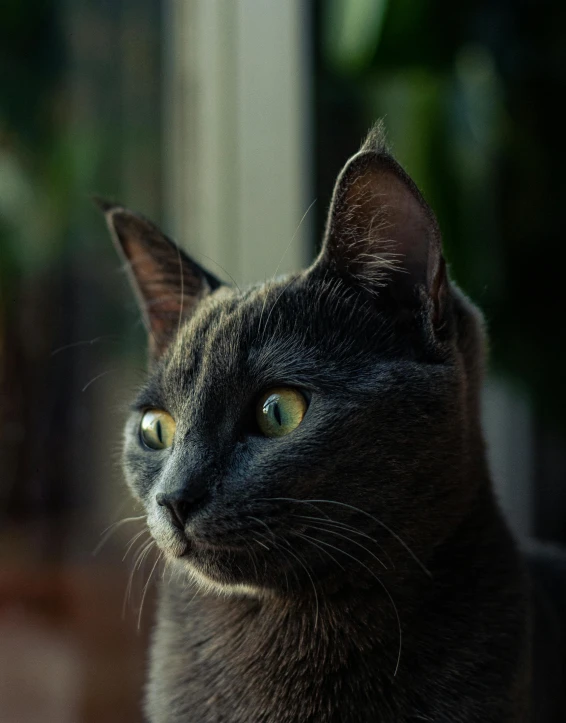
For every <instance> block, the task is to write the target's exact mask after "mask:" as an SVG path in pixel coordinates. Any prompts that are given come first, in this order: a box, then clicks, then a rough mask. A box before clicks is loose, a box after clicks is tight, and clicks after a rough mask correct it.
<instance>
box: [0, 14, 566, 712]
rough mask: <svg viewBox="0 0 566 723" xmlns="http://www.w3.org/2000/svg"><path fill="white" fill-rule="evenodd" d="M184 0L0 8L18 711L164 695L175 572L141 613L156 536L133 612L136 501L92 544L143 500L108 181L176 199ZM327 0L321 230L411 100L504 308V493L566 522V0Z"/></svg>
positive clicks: (495, 396) (1, 679) (121, 188)
mask: <svg viewBox="0 0 566 723" xmlns="http://www.w3.org/2000/svg"><path fill="white" fill-rule="evenodd" d="M165 5H166V2H165V0H163V1H161V0H135V2H134V0H112V1H110V0H106V1H103V2H102V1H97V2H95V1H94V0H75V1H74V2H72V3H71V2H62V1H60V0H26V1H25V2H21V0H4V2H3V3H2V7H1V9H0V638H1V639H2V640H3V642H2V644H1V645H0V721H6V723H8V721H10V723H12V722H13V721H15V720H17V721H18V723H31V722H32V721H35V720H42V721H43V723H49V721H57V722H58V723H65V721H67V720H68V721H81V723H82V722H83V721H85V722H86V721H88V722H90V721H93V722H94V721H96V722H97V723H99V722H101V721H105V722H108V723H110V722H112V721H116V722H118V721H120V722H122V723H127V721H137V720H140V719H141V718H140V710H139V703H138V701H139V697H140V695H139V691H140V688H141V685H142V680H143V669H144V653H143V651H144V649H145V645H146V635H147V629H148V626H149V624H150V620H151V606H152V595H153V586H152V585H151V583H150V585H149V587H148V591H149V592H148V594H147V599H146V603H145V604H146V609H145V611H144V612H143V615H141V622H140V624H139V625H138V618H139V608H140V603H141V598H142V595H143V588H144V586H145V583H146V580H147V578H148V574H149V571H150V570H151V561H150V560H148V561H146V564H145V567H144V566H142V568H143V569H141V570H140V571H138V572H137V573H136V574H135V575H134V577H133V580H134V583H133V594H132V596H131V598H132V599H131V602H130V603H128V604H126V606H125V612H124V615H122V603H123V598H124V593H125V589H126V585H127V581H128V576H129V573H130V568H131V566H132V564H133V561H134V560H135V553H136V550H137V549H139V550H140V551H142V550H143V547H142V545H143V543H144V542H145V540H146V539H147V538H146V537H145V536H144V535H142V536H141V538H139V539H138V541H137V542H136V543H135V544H134V545H133V547H132V548H131V550H130V552H129V554H127V555H126V559H125V561H124V562H122V557H123V555H124V552H125V546H126V544H127V543H128V542H129V541H130V540H131V538H132V536H133V535H134V534H135V533H137V532H138V531H141V530H142V529H143V528H142V527H140V526H139V524H138V523H137V522H136V521H132V522H131V523H125V524H124V525H123V526H121V527H118V528H116V534H115V535H113V536H112V538H111V539H110V540H109V541H108V543H107V544H106V545H105V546H104V547H103V548H102V550H101V551H100V553H99V554H98V555H96V556H94V557H93V556H92V551H93V550H94V549H95V548H96V546H97V543H98V541H99V540H100V534H101V532H102V531H103V530H104V528H105V527H107V526H108V525H110V524H111V523H112V522H114V521H116V520H119V519H122V518H124V517H128V516H129V515H136V514H139V512H138V513H136V510H135V509H134V507H133V505H132V503H131V502H130V500H129V496H128V494H127V492H126V491H125V489H124V486H123V485H122V483H121V480H120V473H119V464H118V462H119V450H120V439H121V424H122V420H123V413H122V410H123V407H124V405H125V404H127V402H128V399H129V398H130V396H131V392H132V389H133V388H135V385H136V383H137V382H138V381H139V380H140V379H141V377H142V375H143V367H144V339H143V331H142V329H141V325H140V323H139V321H138V319H137V315H136V313H135V309H134V307H133V304H132V302H131V299H130V296H129V293H128V290H127V288H126V282H125V279H124V277H123V274H122V272H121V270H120V268H119V264H118V262H117V259H116V258H115V256H114V251H113V250H112V247H111V244H110V243H109V242H108V240H107V238H106V231H105V229H104V227H103V224H102V221H101V219H100V218H99V217H98V215H97V213H96V211H95V210H94V208H93V206H92V204H91V203H90V201H89V195H90V194H91V193H94V192H102V193H104V194H106V195H107V196H110V197H117V198H120V199H121V200H123V201H124V202H125V203H126V204H129V205H131V206H133V207H134V208H138V209H141V210H143V211H144V213H145V214H146V215H148V216H150V217H152V218H154V219H155V220H157V221H160V220H163V217H164V215H165V212H164V208H165V203H164V197H163V193H164V192H163V188H164V186H165V184H164V166H163V149H164V146H165V144H166V142H167V139H166V138H165V137H164V134H165V131H164V123H163V118H162V115H163V110H162V109H163V94H164V73H165V72H166V69H165V63H164V56H165V53H166V51H167V44H168V38H167V27H166V23H164V21H163V18H164V12H165V10H166V8H165ZM301 8H302V13H303V16H304V24H305V27H306V28H309V30H308V36H309V37H308V42H309V44H310V47H311V56H310V57H311V64H310V65H308V66H307V67H305V68H304V73H305V75H306V76H308V78H309V79H310V87H311V89H312V93H311V101H310V102H311V109H310V111H311V115H312V142H313V148H311V149H310V150H309V158H311V159H312V165H313V168H312V178H313V182H312V183H313V186H314V188H313V195H314V196H316V197H317V198H318V202H317V204H316V207H315V209H314V211H313V214H314V215H313V218H314V223H313V230H314V231H316V233H313V235H312V239H311V245H312V248H311V252H312V254H314V252H315V248H316V245H317V242H318V239H320V235H321V232H322V227H323V223H324V218H325V210H326V208H327V206H328V201H329V198H330V194H331V190H332V185H333V183H334V179H335V177H336V174H337V172H338V171H339V169H340V168H341V166H342V165H343V163H344V162H345V160H346V159H347V158H348V156H350V155H351V154H352V153H353V152H354V151H355V150H356V149H357V148H358V147H359V144H360V142H361V140H362V139H363V137H364V135H365V133H366V132H367V130H368V128H369V127H370V126H371V124H372V123H373V122H374V121H375V119H376V118H379V117H383V118H385V123H386V126H387V128H388V132H389V137H390V140H391V144H392V147H393V150H394V152H395V153H396V155H397V157H398V158H399V159H400V161H401V162H402V163H403V164H404V165H405V166H406V168H407V169H408V171H409V172H410V173H411V175H413V177H414V178H415V180H416V181H417V183H418V184H419V185H420V186H421V188H422V189H423V191H424V194H425V196H426V197H427V199H428V200H429V202H430V203H431V205H432V206H433V207H434V209H435V210H436V212H437V214H438V217H439V220H440V224H441V227H442V229H443V232H444V242H445V249H446V255H447V258H448V260H449V262H450V264H451V269H452V274H453V276H454V277H455V278H456V279H457V281H458V282H459V283H460V284H461V285H462V287H463V288H464V289H465V290H466V292H467V293H468V294H469V295H470V296H471V297H472V299H474V300H475V301H476V302H477V303H478V304H479V305H480V306H481V307H482V309H483V310H484V312H485V315H486V319H487V324H488V327H489V331H490V337H491V372H490V380H489V383H488V388H487V390H486V400H487V401H486V425H487V429H488V437H489V440H490V443H491V445H492V454H493V459H494V462H493V464H494V471H495V473H496V480H498V479H500V478H501V479H500V487H501V494H502V498H503V503H504V506H505V507H506V509H508V510H510V512H509V514H510V517H511V522H512V524H513V525H514V527H515V529H516V530H517V532H518V533H519V534H528V533H530V534H534V535H536V536H538V537H540V538H542V539H546V540H552V541H558V542H564V541H565V538H566V499H565V498H566V484H564V482H565V476H566V448H565V445H564V440H565V436H566V422H565V415H564V413H563V409H564V407H565V406H566V385H564V383H563V375H564V373H565V371H566V323H565V321H564V317H565V311H566V301H565V299H564V294H563V292H562V276H563V273H564V271H563V269H564V266H565V261H566V251H565V243H564V233H563V210H564V208H566V184H565V181H564V176H563V168H564V167H565V166H566V140H565V138H566V136H565V134H564V132H563V129H562V126H563V115H562V112H561V108H562V100H563V98H564V96H565V94H566V5H564V3H563V2H561V1H560V0H543V1H542V2H541V1H540V0H538V1H537V2H536V3H535V2H534V0H490V2H479V1H477V0H462V1H461V2H459V3H453V2H444V1H440V0H428V1H427V0H419V2H416V1H415V0H389V1H387V0H380V1H379V2H369V0H332V1H329V2H322V1H321V2H318V3H314V2H313V3H309V2H306V1H305V2H303V3H302V4H301ZM260 62H261V58H258V63H260ZM519 478H521V480H522V482H521V485H520V489H519V484H518V483H517V485H515V480H516V479H519ZM525 480H526V482H525ZM525 485H526V487H525ZM525 490H526V491H525ZM514 516H515V517H516V519H515V518H514ZM138 545H139V547H138ZM65 716H66V717H65Z"/></svg>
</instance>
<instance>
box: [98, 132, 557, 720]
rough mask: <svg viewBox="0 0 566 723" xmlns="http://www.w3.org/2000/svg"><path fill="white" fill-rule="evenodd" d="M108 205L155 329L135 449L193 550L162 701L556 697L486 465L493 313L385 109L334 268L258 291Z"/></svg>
mask: <svg viewBox="0 0 566 723" xmlns="http://www.w3.org/2000/svg"><path fill="white" fill-rule="evenodd" d="M104 210H105V212H106V215H107V219H108V223H109V225H110V228H111V231H112V234H113V236H114V239H115V241H116V243H117V246H118V249H119V250H120V252H121V254H122V255H123V257H124V259H125V261H126V263H127V268H128V269H129V273H130V277H131V281H132V284H133V286H134V289H135V292H136V294H137V297H138V300H139V302H140V306H141V310H142V313H143V316H144V319H145V322H146V325H147V328H148V332H149V343H150V357H151V363H150V372H149V375H148V379H147V382H146V383H145V384H144V386H143V388H142V389H141V391H140V393H139V395H138V398H137V400H136V401H135V404H134V407H133V410H134V411H133V412H132V414H131V416H130V418H129V420H128V422H127V425H126V433H125V452H124V466H125V472H126V477H127V480H128V484H129V486H130V488H131V490H132V492H133V493H134V495H135V497H136V498H137V499H138V500H139V501H140V502H141V503H142V504H143V506H144V508H145V510H146V512H147V524H148V526H149V529H150V531H151V533H152V535H153V537H154V539H155V540H156V542H157V544H158V546H159V547H160V549H161V550H162V551H163V552H164V553H165V556H166V558H167V559H168V560H169V564H170V566H171V569H172V570H173V571H174V574H173V576H172V578H171V580H170V581H169V579H168V577H167V578H166V581H165V582H162V583H161V590H160V601H159V610H158V614H157V627H156V630H155V634H154V638H153V645H152V649H151V671H150V680H149V685H148V690H147V701H146V711H147V717H148V719H149V720H150V721H151V722H152V723H165V722H167V723H187V722H188V721H191V722H193V721H194V722H198V723H213V722H214V723H220V722H221V721H227V722H228V721H229V722H230V723H262V722H269V723H309V722H314V721H317V722H320V723H331V722H332V723H363V722H366V721H367V722H370V721H372V722H373V721H380V723H393V722H394V723H401V722H408V721H412V722H414V723H416V722H417V721H434V722H435V723H470V722H471V721H478V722H480V721H481V723H490V722H493V723H525V722H526V721H527V720H530V715H531V705H532V700H531V698H532V695H531V687H532V680H531V677H532V676H531V660H530V656H531V636H530V628H531V622H530V601H529V599H530V593H529V586H528V578H527V575H526V572H525V570H524V568H523V563H522V558H521V556H520V555H519V553H518V551H517V549H516V546H515V544H514V542H513V540H512V538H511V536H510V534H509V532H508V530H507V527H506V525H505V523H504V521H503V519H502V516H501V514H500V512H499V509H498V506H497V504H496V502H495V501H494V495H493V491H492V485H491V480H490V475H489V471H488V469H487V464H486V455H485V450H484V443H483V438H482V431H481V427H480V412H479V406H480V405H479V393H480V385H481V382H482V373H483V365H484V333H483V328H482V320H481V316H480V314H479V312H478V311H477V309H476V308H475V307H474V306H473V305H472V304H471V303H470V302H469V301H468V300H467V299H466V298H465V297H464V295H463V294H462V293H461V292H460V291H459V290H458V289H457V288H456V287H455V286H454V284H453V283H452V282H451V281H450V279H449V278H448V276H447V273H446V268H445V264H444V260H443V257H442V251H441V241H440V232H439V229H438V225H437V222H436V219H435V217H434V215H433V213H432V211H431V210H430V208H429V207H428V206H427V205H426V203H425V201H424V200H423V198H422V196H421V194H420V193H419V191H418V189H417V188H416V186H415V184H414V183H413V182H412V181H411V179H410V178H409V177H408V176H407V175H406V173H405V172H404V171H403V170H402V168H401V167H400V166H399V165H398V164H397V163H396V161H395V160H394V159H393V158H392V157H391V155H390V154H389V153H388V152H387V150H386V148H385V144H384V142H383V138H382V134H381V132H380V131H379V129H376V130H374V131H373V132H372V133H371V134H370V136H369V138H368V139H367V141H366V142H365V144H364V146H363V147H362V150H361V151H360V152H359V153H358V154H356V155H355V156H354V157H353V158H352V159H351V160H350V161H349V162H348V163H347V165H346V167H345V168H344V170H343V171H342V173H341V175H340V177H339V179H338V181H337V184H336V189H335V192H334V198H333V201H332V205H331V208H330V212H329V220H328V226H327V232H326V236H325V239H324V243H323V246H322V250H321V252H320V255H319V256H318V258H317V259H316V261H315V262H314V263H313V265H312V266H311V267H310V268H309V269H307V270H306V271H303V272H301V273H297V274H295V275H292V276H288V277H286V278H283V279H278V280H275V281H271V282H268V283H266V284H264V285H259V286H254V287H252V288H249V289H247V290H244V291H239V290H235V289H234V288H231V287H228V286H225V285H223V284H221V283H220V282H219V281H218V280H217V279H215V278H214V277H213V276H212V275H211V274H210V273H208V272H207V271H205V270H204V269H202V268H201V267H200V266H199V265H197V264H196V263H195V262H194V261H192V260H191V259H190V258H188V257H187V256H186V255H185V254H184V253H183V252H182V251H181V250H180V249H179V248H178V247H177V246H175V245H174V244H173V243H172V242H171V241H170V240H169V239H168V238H166V237H165V236H164V235H163V234H162V233H161V232H160V231H159V230H158V229H157V228H156V227H155V226H154V225H153V224H151V223H150V222H149V221H147V220H145V219H144V218H142V217H141V216H138V215H136V214H133V213H132V212H130V211H127V210H126V209H124V208H122V207H119V206H114V205H111V204H104ZM545 695H546V694H545ZM543 697H544V696H543ZM549 715H550V714H549ZM553 715H554V713H553ZM555 715H556V717H549V718H548V720H552V721H559V720H562V718H561V717H559V714H558V713H556V714H555ZM537 720H542V719H541V718H538V719H537ZM545 720H546V719H545Z"/></svg>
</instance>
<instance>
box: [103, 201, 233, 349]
mask: <svg viewBox="0 0 566 723" xmlns="http://www.w3.org/2000/svg"><path fill="white" fill-rule="evenodd" d="M94 200H95V203H96V205H97V206H98V207H99V208H100V209H101V210H102V211H103V212H104V215H105V216H106V222H107V224H108V228H109V229H110V233H111V235H112V238H113V240H114V243H115V245H116V248H117V249H118V253H119V254H120V256H121V257H122V258H123V260H124V261H125V264H126V270H127V273H128V276H129V278H130V282H131V284H132V287H133V289H134V292H135V294H136V297H137V300H138V303H139V306H140V309H141V313H142V317H143V321H144V324H145V326H146V328H147V330H148V334H149V348H150V355H151V356H152V357H153V358H158V357H159V356H161V354H163V352H164V351H165V349H166V348H167V346H168V345H169V344H170V342H171V341H172V339H173V338H174V337H175V335H176V334H177V332H178V330H179V328H180V325H181V323H182V322H183V321H184V320H185V319H187V318H188V317H189V316H190V315H191V314H192V313H193V312H194V310H195V308H196V306H197V305H198V303H199V302H200V301H201V300H202V299H204V298H205V297H206V296H208V295H209V294H210V293H211V292H212V291H214V290H215V289H216V288H218V287H219V286H220V281H218V279H216V278H215V277H214V276H213V275H212V274H210V273H209V272H208V271H205V270H204V269H203V268H201V267H200V266H199V265H198V264H197V263H195V262H194V261H193V260H192V259H190V258H189V257H188V256H187V255H186V254H185V253H184V252H183V251H182V250H181V249H180V248H179V247H178V246H177V245H176V244H175V243H174V242H173V241H171V239H169V238H168V237H167V236H166V235H165V234H164V233H163V232H162V231H160V229H159V228H158V227H157V226H155V224H153V223H152V222H151V221H148V220H147V219H146V218H144V217H143V216H140V215H138V214H136V213H133V212H132V211H129V210H128V209H126V208H123V207H122V206H119V205H116V204H113V203H109V202H107V201H104V200H102V199H98V198H95V199H94Z"/></svg>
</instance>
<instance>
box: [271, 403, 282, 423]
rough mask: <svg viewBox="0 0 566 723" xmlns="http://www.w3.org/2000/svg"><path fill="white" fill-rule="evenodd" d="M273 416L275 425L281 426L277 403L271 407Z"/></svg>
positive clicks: (279, 410)
mask: <svg viewBox="0 0 566 723" xmlns="http://www.w3.org/2000/svg"><path fill="white" fill-rule="evenodd" d="M273 416H274V417H275V419H276V421H277V424H278V425H279V426H281V424H282V422H281V409H280V408H279V402H275V404H274V405H273Z"/></svg>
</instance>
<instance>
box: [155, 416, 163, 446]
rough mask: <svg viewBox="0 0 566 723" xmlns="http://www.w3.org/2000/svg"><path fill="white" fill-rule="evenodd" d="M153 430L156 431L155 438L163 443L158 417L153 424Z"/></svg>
mask: <svg viewBox="0 0 566 723" xmlns="http://www.w3.org/2000/svg"><path fill="white" fill-rule="evenodd" d="M155 431H156V432H157V439H158V440H159V441H160V442H161V444H163V432H162V429H161V421H160V420H159V419H158V420H157V424H156V425H155Z"/></svg>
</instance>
